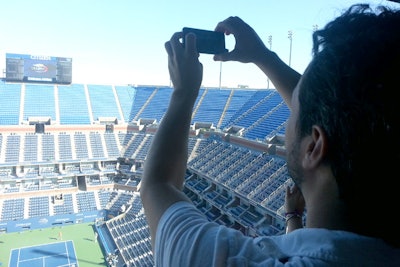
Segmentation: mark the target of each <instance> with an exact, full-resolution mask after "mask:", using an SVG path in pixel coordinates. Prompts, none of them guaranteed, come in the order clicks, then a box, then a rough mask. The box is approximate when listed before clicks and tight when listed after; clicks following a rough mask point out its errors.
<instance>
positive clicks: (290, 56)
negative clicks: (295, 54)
mask: <svg viewBox="0 0 400 267" xmlns="http://www.w3.org/2000/svg"><path fill="white" fill-rule="evenodd" d="M288 38H289V41H290V49H289V67H290V65H291V63H292V40H293V31H292V30H290V31H288Z"/></svg>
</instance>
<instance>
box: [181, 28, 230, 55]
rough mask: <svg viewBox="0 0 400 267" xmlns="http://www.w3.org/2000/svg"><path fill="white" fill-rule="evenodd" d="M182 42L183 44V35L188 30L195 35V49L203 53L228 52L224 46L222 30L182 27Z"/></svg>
mask: <svg viewBox="0 0 400 267" xmlns="http://www.w3.org/2000/svg"><path fill="white" fill-rule="evenodd" d="M182 32H183V44H184V45H185V36H186V34H188V33H189V32H192V33H194V34H195V35H196V45H197V51H198V52H199V53H203V54H213V55H215V54H221V53H225V52H228V49H226V48H225V34H224V33H223V32H216V31H209V30H201V29H195V28H189V27H184V28H183V29H182Z"/></svg>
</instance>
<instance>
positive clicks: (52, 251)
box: [9, 240, 78, 267]
mask: <svg viewBox="0 0 400 267" xmlns="http://www.w3.org/2000/svg"><path fill="white" fill-rule="evenodd" d="M10 253H11V255H10V263H9V266H16V267H55V266H59V267H77V266H78V263H77V259H76V253H75V248H74V243H73V241H71V240H69V241H61V242H57V243H50V244H43V245H37V246H30V247H23V248H17V249H13V250H11V252H10Z"/></svg>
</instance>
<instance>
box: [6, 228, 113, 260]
mask: <svg viewBox="0 0 400 267" xmlns="http://www.w3.org/2000/svg"><path fill="white" fill-rule="evenodd" d="M60 232H61V236H62V240H73V241H74V246H75V252H76V257H77V259H78V264H79V267H92V266H107V264H106V263H105V260H104V255H103V253H102V251H101V248H100V245H99V243H96V242H95V241H94V231H93V223H82V224H74V225H68V226H63V227H54V228H47V229H41V230H32V231H30V230H27V231H24V232H19V233H9V234H0V267H5V266H8V263H9V259H10V252H11V250H12V249H16V248H21V247H27V246H33V245H41V244H49V243H55V242H59V241H60V237H59V235H60ZM9 267H11V266H9Z"/></svg>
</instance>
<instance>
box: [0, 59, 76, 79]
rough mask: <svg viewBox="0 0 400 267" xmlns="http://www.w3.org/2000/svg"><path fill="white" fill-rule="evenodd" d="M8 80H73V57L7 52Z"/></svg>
mask: <svg viewBox="0 0 400 267" xmlns="http://www.w3.org/2000/svg"><path fill="white" fill-rule="evenodd" d="M6 81H14V82H44V83H63V84H70V83H71V82H72V58H65V57H51V56H41V55H24V54H11V53H6Z"/></svg>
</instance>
